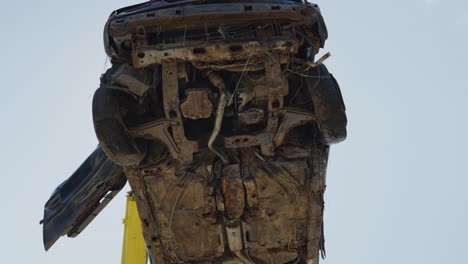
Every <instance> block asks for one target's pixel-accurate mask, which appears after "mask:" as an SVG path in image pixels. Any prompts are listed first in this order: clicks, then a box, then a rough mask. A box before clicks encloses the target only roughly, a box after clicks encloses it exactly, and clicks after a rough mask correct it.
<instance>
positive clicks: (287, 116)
mask: <svg viewBox="0 0 468 264" xmlns="http://www.w3.org/2000/svg"><path fill="white" fill-rule="evenodd" d="M278 114H280V115H282V116H283V120H282V121H281V125H280V126H279V128H278V131H277V132H276V134H275V137H274V138H273V144H274V145H275V146H276V147H278V146H279V145H281V144H282V143H283V141H284V138H285V137H286V134H287V133H288V132H289V131H290V130H291V129H293V128H295V127H297V126H300V125H304V124H306V123H308V122H312V121H316V119H315V115H313V114H311V113H309V112H306V111H301V110H297V109H293V108H284V109H281V110H279V111H278Z"/></svg>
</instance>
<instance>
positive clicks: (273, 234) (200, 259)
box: [93, 0, 346, 264]
mask: <svg viewBox="0 0 468 264" xmlns="http://www.w3.org/2000/svg"><path fill="white" fill-rule="evenodd" d="M236 2H237V1H228V0H225V1H214V0H205V1H196V0H193V1H192V0H180V1H168V2H166V1H150V2H146V3H142V4H139V5H135V6H130V7H126V8H123V9H120V10H117V11H116V12H114V13H112V14H111V16H110V18H109V20H108V23H107V24H106V27H105V35H104V40H105V48H106V53H107V54H108V55H109V57H110V58H111V61H112V64H113V66H112V68H111V69H109V70H108V71H107V72H106V73H105V74H104V75H103V77H102V79H101V82H102V85H101V86H102V87H101V88H100V89H99V90H98V93H97V95H95V98H96V96H98V99H101V100H96V105H97V106H96V107H97V108H99V107H100V108H99V110H101V111H98V112H96V111H95V112H94V113H95V115H94V116H93V120H94V121H95V130H96V134H97V136H98V139H99V142H100V144H101V145H103V146H113V148H112V151H113V152H112V153H111V152H110V151H109V153H107V152H106V154H107V156H108V157H109V158H110V159H111V160H112V161H113V162H115V163H116V164H119V165H121V166H123V167H124V171H125V173H126V175H127V178H128V181H129V183H130V186H131V188H132V191H133V194H134V196H135V199H136V202H137V205H138V211H139V214H140V218H141V220H142V229H143V233H144V238H145V241H146V244H147V247H148V252H149V255H150V256H151V258H152V261H153V263H197V264H203V263H206V264H208V263H219V264H221V263H224V264H228V263H229V264H241V263H246V264H251V263H259V264H267V263H268V264H283V263H284V264H286V263H302V264H304V263H314V264H317V263H318V259H319V253H320V252H324V245H323V241H324V238H323V237H324V236H323V204H324V202H323V195H324V191H325V171H326V161H327V157H328V145H329V144H330V143H334V142H339V141H341V140H343V139H344V138H345V136H346V115H345V112H344V111H345V108H344V104H343V103H342V102H343V101H342V98H341V93H340V92H339V86H338V84H337V83H336V80H334V78H333V77H332V76H331V74H329V73H328V71H327V70H326V68H325V66H324V65H323V64H322V62H323V60H324V59H325V58H326V57H323V59H319V60H318V61H317V62H315V59H314V56H315V55H316V54H317V53H318V51H319V49H320V48H321V47H323V45H324V42H325V39H326V38H327V30H326V27H325V24H324V22H323V18H322V16H321V14H320V10H319V9H318V7H317V6H316V5H314V4H310V3H308V2H307V1H305V2H303V1H299V0H271V1H267V0H258V1H249V2H244V3H236ZM129 86H130V87H129ZM102 105H105V106H106V107H104V106H102ZM97 121H99V122H97ZM96 124H98V125H96ZM106 124H109V125H107V126H106ZM116 142H118V143H119V144H116ZM120 146H128V147H127V148H124V147H120ZM105 150H106V149H104V151H105ZM132 153H138V156H137V157H136V158H134V159H126V160H124V159H123V158H121V157H128V156H131V155H132ZM137 158H138V159H137Z"/></svg>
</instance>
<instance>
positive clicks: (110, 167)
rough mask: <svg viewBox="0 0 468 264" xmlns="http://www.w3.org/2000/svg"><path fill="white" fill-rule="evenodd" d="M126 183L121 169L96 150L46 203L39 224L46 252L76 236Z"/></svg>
mask: <svg viewBox="0 0 468 264" xmlns="http://www.w3.org/2000/svg"><path fill="white" fill-rule="evenodd" d="M126 183H127V179H126V177H125V175H124V174H123V172H122V167H120V166H119V165H117V164H115V163H114V162H112V161H110V160H109V159H108V158H107V157H106V155H105V153H104V152H103V151H102V149H101V148H100V147H98V148H97V149H96V150H95V151H94V152H93V153H91V155H90V156H89V157H88V158H87V159H86V160H85V161H84V162H83V164H81V166H80V167H79V168H78V169H77V170H76V171H75V172H74V173H73V174H72V175H71V176H70V178H68V179H67V180H66V181H64V182H63V183H62V184H60V185H59V186H58V187H57V188H56V189H55V191H54V192H53V193H52V195H51V197H50V199H49V200H48V201H47V202H46V204H45V208H44V219H43V220H41V224H43V239H44V247H45V249H46V250H48V249H49V248H50V247H51V246H52V245H53V244H54V243H55V242H56V241H57V240H58V239H59V238H60V237H61V236H64V235H68V236H69V237H75V236H77V235H78V234H79V233H80V232H81V231H82V230H83V229H84V228H86V226H88V224H89V223H90V222H91V221H92V220H93V219H94V218H95V217H96V215H97V214H99V212H100V211H101V210H102V209H103V208H104V207H105V206H106V205H107V204H108V203H109V202H110V201H111V200H112V198H114V196H115V195H116V194H117V193H118V192H119V191H120V190H121V189H122V188H123V187H124V186H125V184H126Z"/></svg>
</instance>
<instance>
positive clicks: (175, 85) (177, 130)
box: [162, 61, 198, 163]
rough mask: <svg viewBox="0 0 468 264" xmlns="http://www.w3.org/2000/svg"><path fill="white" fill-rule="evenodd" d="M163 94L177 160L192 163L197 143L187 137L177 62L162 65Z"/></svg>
mask: <svg viewBox="0 0 468 264" xmlns="http://www.w3.org/2000/svg"><path fill="white" fill-rule="evenodd" d="M162 84H163V85H162V90H163V91H162V92H163V102H164V113H165V114H166V118H167V120H168V121H172V122H175V123H173V124H171V129H172V136H173V139H174V141H175V144H176V145H177V146H178V150H179V151H178V155H177V158H176V157H175V156H174V158H176V159H177V160H179V161H180V162H181V163H190V162H191V161H192V160H193V152H195V151H197V149H198V146H197V143H196V142H193V141H189V140H187V138H186V137H185V133H184V125H183V122H182V114H181V113H180V108H179V107H180V100H179V79H178V71H177V63H176V62H172V61H171V62H169V61H168V62H164V63H163V64H162ZM168 147H169V145H168Z"/></svg>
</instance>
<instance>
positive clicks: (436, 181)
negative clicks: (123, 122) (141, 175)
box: [0, 0, 468, 264]
mask: <svg viewBox="0 0 468 264" xmlns="http://www.w3.org/2000/svg"><path fill="white" fill-rule="evenodd" d="M3 2H4V3H2V7H3V9H2V10H3V12H2V16H1V17H0V32H1V33H2V37H1V41H0V47H1V50H2V51H3V52H4V54H3V55H2V58H3V59H4V63H3V64H1V65H0V76H1V81H2V88H1V89H2V96H3V98H4V100H3V103H2V104H0V120H3V125H2V126H1V127H2V129H1V132H0V133H1V137H0V143H1V144H0V146H1V147H2V151H1V152H0V155H1V156H0V162H1V163H0V166H1V168H2V169H3V181H2V183H3V188H2V191H1V192H0V193H1V194H0V198H1V200H0V201H1V202H2V203H3V206H2V213H1V217H0V230H1V231H2V236H1V238H0V252H2V261H1V262H2V263H10V264H16V263H18V264H19V263H41V264H58V263H61V264H63V263H67V264H83V263H90V264H94V263H96V264H98V263H105V264H107V263H109V264H116V263H120V253H121V242H122V231H123V229H122V224H121V220H122V217H123V214H124V203H125V199H124V196H123V194H124V193H123V192H122V194H121V195H120V196H118V197H117V198H116V199H115V200H114V201H113V202H112V203H111V205H110V206H109V207H108V208H106V209H105V210H104V212H103V213H102V214H101V215H99V217H98V218H97V219H96V220H95V221H94V222H93V223H92V224H91V225H90V226H89V227H88V229H86V230H85V231H84V233H82V234H81V235H80V236H79V237H78V238H76V239H68V238H62V239H61V240H59V241H58V243H57V244H56V245H55V246H54V247H53V248H52V249H51V250H50V251H49V252H48V253H45V252H44V251H43V248H42V237H41V235H42V227H41V226H40V225H39V220H40V219H41V217H42V208H43V204H44V202H45V201H46V200H47V199H48V197H49V195H50V193H51V192H52V191H53V189H54V188H55V187H56V186H57V185H58V184H59V183H60V182H62V181H63V180H65V179H66V178H67V177H68V176H69V175H70V174H71V173H72V172H73V171H74V170H75V169H76V168H77V166H79V164H81V162H82V161H83V160H84V159H85V158H86V157H87V155H88V154H89V153H90V152H91V151H92V150H93V149H94V147H95V145H96V144H97V141H96V139H95V135H94V130H93V127H92V121H91V99H92V95H93V92H94V90H95V89H96V87H97V85H98V82H99V75H100V74H101V72H103V71H104V69H105V68H106V57H105V54H104V51H103V47H102V28H103V25H104V23H105V21H106V19H107V16H108V15H109V13H110V12H111V11H112V10H113V9H116V8H119V7H121V6H125V5H129V4H133V3H136V2H137V1H123V0H121V1H117V0H114V1H90V0H83V1H57V0H46V1H9V2H8V3H7V2H6V1H3ZM316 2H317V3H318V4H319V5H320V6H321V9H322V12H323V14H324V16H325V21H326V23H327V25H328V29H329V35H330V37H329V40H328V42H327V45H326V48H325V51H330V52H331V53H332V55H333V56H332V57H331V58H330V59H329V60H328V61H327V62H326V63H327V65H328V67H329V69H330V70H331V71H332V72H333V73H334V75H335V77H337V79H338V81H339V82H340V85H341V89H342V92H343V95H344V98H345V102H346V104H347V108H348V117H349V126H348V128H349V137H348V140H347V141H346V142H344V143H342V144H339V145H336V146H333V148H332V151H331V155H330V162H329V173H328V189H327V194H326V217H325V218H326V219H325V220H326V222H325V227H326V240H327V250H328V251H327V253H328V258H327V259H326V260H325V261H323V262H322V263H324V264H344V263H347V264H348V263H351V264H354V263H356V264H376V263H379V264H394V263H399V264H416V263H417V264H419V263H424V264H436V263H437V264H440V263H450V264H464V263H467V259H468V212H467V204H468V193H467V187H468V168H467V166H468V150H467V149H468V139H467V135H468V105H467V103H466V102H467V99H468V85H467V81H468V77H467V76H468V73H467V70H468V67H467V61H468V51H467V47H468V2H467V1H466V0H445V1H443V0H405V1H403V0H394V1H375V0H356V1H344V0H342V1H338V0H321V1H316Z"/></svg>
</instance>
